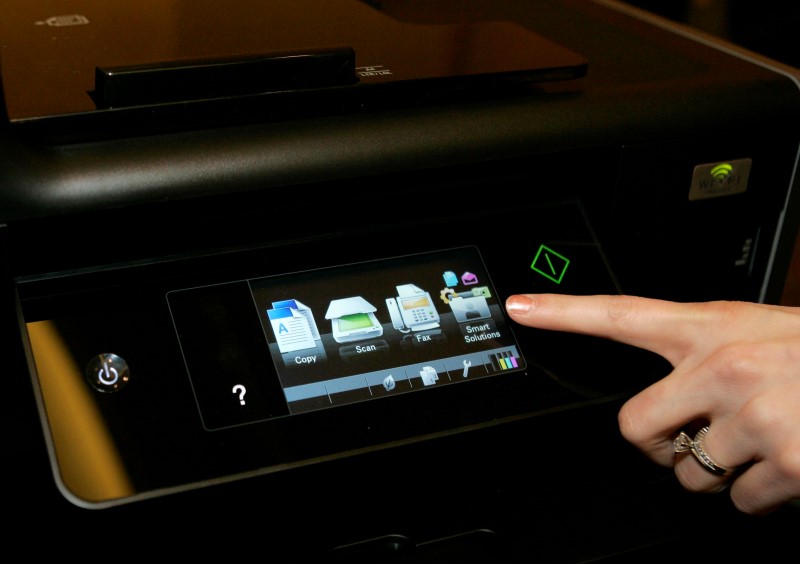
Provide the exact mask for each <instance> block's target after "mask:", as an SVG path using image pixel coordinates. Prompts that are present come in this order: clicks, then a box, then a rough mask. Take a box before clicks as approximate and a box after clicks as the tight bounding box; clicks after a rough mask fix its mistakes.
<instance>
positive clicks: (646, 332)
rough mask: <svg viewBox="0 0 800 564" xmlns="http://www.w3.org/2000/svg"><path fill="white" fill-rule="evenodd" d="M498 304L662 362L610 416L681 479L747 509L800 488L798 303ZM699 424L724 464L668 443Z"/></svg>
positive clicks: (524, 318)
mask: <svg viewBox="0 0 800 564" xmlns="http://www.w3.org/2000/svg"><path fill="white" fill-rule="evenodd" d="M506 309H507V311H508V313H509V315H510V316H511V318H512V319H513V320H514V321H516V322H518V323H520V324H522V325H526V326H529V327H536V328H539V329H548V330H556V331H568V332H572V333H581V334H585V335H595V336H598V337H604V338H608V339H612V340H615V341H619V342H621V343H627V344H629V345H633V346H636V347H639V348H643V349H647V350H649V351H652V352H654V353H656V354H659V355H661V356H663V357H664V358H665V359H666V360H667V361H669V362H670V364H671V365H672V367H673V370H672V372H671V373H670V374H669V375H668V376H666V377H664V378H663V379H661V380H659V381H657V382H655V383H654V384H652V385H651V386H649V387H647V388H646V389H644V390H643V391H641V392H639V393H638V394H636V395H635V396H634V397H632V398H630V399H629V400H628V401H627V402H626V403H625V404H624V405H623V406H622V409H621V410H620V412H619V426H620V431H621V433H622V435H623V436H624V437H625V438H626V439H627V440H628V441H630V442H631V443H632V444H634V445H635V446H636V447H638V448H639V449H641V450H642V451H643V452H644V453H645V454H646V455H647V456H649V457H650V458H651V459H652V460H654V461H656V462H657V463H659V464H662V465H664V466H674V468H675V474H676V476H677V478H678V480H679V481H680V483H681V484H682V485H683V486H684V487H685V488H686V489H688V490H690V491H696V492H717V491H721V490H723V489H725V488H726V487H730V496H731V500H732V501H733V503H734V505H735V506H736V507H737V508H738V509H739V510H740V511H742V512H744V513H750V514H763V513H768V512H770V511H772V510H774V509H776V508H778V507H779V506H781V505H783V504H784V503H786V502H788V501H791V500H793V499H798V498H800V309H798V308H791V307H781V306H772V305H765V304H755V303H747V302H723V301H718V302H707V303H677V302H669V301H662V300H655V299H649V298H640V297H633V296H604V295H599V296H566V295H559V294H520V295H514V296H510V297H509V298H508V299H507V300H506ZM706 425H707V426H709V431H708V434H707V436H706V437H705V438H704V439H703V444H702V450H704V451H705V453H706V454H707V455H708V457H710V460H711V461H712V462H711V464H714V463H715V464H716V465H719V466H721V467H728V468H731V469H733V470H734V471H733V473H731V474H729V475H724V476H720V475H717V474H715V473H713V472H712V471H709V469H708V468H707V467H704V466H703V465H702V464H701V463H700V462H699V458H698V457H695V456H691V455H688V456H687V455H686V454H676V453H675V449H674V441H675V439H676V437H677V436H678V434H679V433H680V432H681V431H685V432H686V435H688V438H689V439H692V438H695V437H696V433H697V431H698V430H699V429H700V428H701V427H703V426H706ZM701 438H702V437H701Z"/></svg>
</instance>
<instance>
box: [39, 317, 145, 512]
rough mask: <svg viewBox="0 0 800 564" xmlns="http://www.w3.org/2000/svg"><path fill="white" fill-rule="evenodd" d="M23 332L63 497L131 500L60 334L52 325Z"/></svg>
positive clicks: (124, 477) (45, 323) (96, 411)
mask: <svg viewBox="0 0 800 564" xmlns="http://www.w3.org/2000/svg"><path fill="white" fill-rule="evenodd" d="M27 328H28V335H29V338H30V343H31V351H32V353H33V360H34V363H35V365H36V373H37V375H38V377H39V385H40V387H41V393H42V401H43V404H44V413H45V414H46V418H47V421H46V424H47V426H48V429H49V433H50V438H51V441H52V448H53V449H54V451H55V455H56V460H57V466H58V468H56V472H57V478H60V480H59V481H60V482H61V484H62V485H63V487H64V488H66V490H67V491H65V492H64V493H65V494H66V495H68V496H70V497H72V496H74V497H77V498H78V499H77V500H76V502H78V503H80V501H81V500H84V501H88V502H98V501H105V500H109V499H116V498H120V497H125V496H130V495H132V494H133V493H134V491H133V490H134V489H133V486H132V484H131V482H130V479H129V477H128V475H127V472H126V470H125V467H124V465H123V464H122V461H121V459H120V456H119V453H118V452H117V448H116V445H115V444H114V441H113V440H112V438H111V436H110V435H109V434H108V432H107V428H106V424H105V421H104V420H103V416H102V414H101V413H100V410H99V409H98V406H97V404H96V402H95V400H94V397H93V392H92V391H91V389H90V388H89V386H88V384H87V381H86V379H85V378H84V377H83V371H82V370H81V368H80V367H79V365H78V364H77V363H76V360H75V358H74V357H73V356H72V355H71V354H70V352H69V350H68V348H67V346H66V344H65V343H64V340H63V337H62V335H61V333H60V332H59V331H58V329H57V328H56V326H55V324H54V323H53V322H51V321H40V322H36V323H28V325H27Z"/></svg>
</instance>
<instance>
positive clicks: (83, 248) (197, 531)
mask: <svg viewBox="0 0 800 564" xmlns="http://www.w3.org/2000/svg"><path fill="white" fill-rule="evenodd" d="M48 10H49V11H48ZM4 11H5V12H6V15H7V16H6V17H4V18H3V22H2V23H0V47H1V48H2V51H0V70H2V87H3V89H2V93H3V106H2V110H1V111H0V113H3V114H4V115H3V122H2V123H1V124H0V214H1V216H0V223H2V225H0V250H1V251H2V263H0V264H1V265H2V302H1V303H0V312H2V324H3V325H2V332H3V335H4V337H3V346H2V356H3V359H2V360H3V367H4V368H3V374H4V383H5V386H6V389H5V392H4V394H3V398H4V404H5V405H4V409H3V413H4V421H5V425H4V427H5V429H6V431H5V439H6V441H5V442H6V448H5V449H4V452H5V465H4V466H5V472H4V474H5V475H6V483H5V486H6V488H7V489H8V490H9V491H11V492H12V494H11V495H10V499H11V502H10V506H11V512H10V513H9V515H10V516H11V518H12V521H13V523H14V525H13V526H14V527H18V528H19V530H20V531H22V530H33V529H35V530H37V531H38V533H37V534H38V535H39V537H38V538H39V539H40V541H41V542H47V543H52V544H53V545H58V544H61V543H63V545H64V547H65V550H75V551H80V552H81V553H84V554H91V553H93V552H95V553H98V554H104V555H105V556H113V555H115V554H131V555H142V556H143V555H149V554H152V553H153V552H154V551H155V550H157V549H158V550H164V551H166V552H167V553H168V554H175V555H183V556H189V557H191V556H199V555H204V554H207V553H208V552H209V551H215V552H216V551H221V550H228V551H230V552H229V554H231V556H232V557H233V556H236V555H238V554H240V552H241V553H242V554H249V555H256V556H258V557H260V558H263V559H273V558H278V557H283V558H286V556H287V555H289V556H290V557H292V558H304V557H305V558H311V559H319V560H331V561H343V562H347V561H354V560H358V561H361V560H362V559H363V560H364V561H370V562H381V561H384V560H388V559H393V560H394V559H408V560H409V561H437V562H450V561H453V562H455V561H458V562H473V561H474V562H494V561H497V562H509V561H542V562H583V561H589V560H592V561H598V560H604V561H605V560H608V561H612V560H613V561H617V560H615V559H617V558H620V555H626V554H627V555H633V557H635V558H642V557H647V556H648V555H652V554H658V551H661V550H663V547H664V546H668V543H672V542H675V540H676V539H684V542H688V543H689V545H692V543H693V542H694V540H696V539H693V540H690V541H685V535H686V534H687V533H691V531H696V530H698V528H700V527H704V526H709V524H712V525H713V526H720V527H725V528H726V530H728V531H738V530H740V529H739V527H741V530H745V531H756V532H757V538H759V539H761V540H762V541H763V540H764V539H765V538H770V539H772V540H773V541H774V542H781V540H785V541H786V542H787V546H791V545H789V544H788V540H787V538H786V537H784V536H782V535H783V533H782V531H781V526H782V525H784V524H787V523H789V524H793V523H794V522H795V521H796V519H797V518H796V516H795V515H794V514H793V513H792V512H791V511H788V512H787V513H786V514H784V513H783V512H778V513H777V514H776V515H773V516H771V517H770V518H763V519H753V520H751V519H749V518H746V517H744V516H742V515H740V514H738V513H737V512H736V510H735V509H734V508H732V507H731V506H730V502H729V500H728V499H727V497H726V496H725V494H724V493H723V494H720V495H716V496H699V495H692V494H689V493H687V492H684V491H683V490H682V489H681V488H680V486H679V485H678V484H677V482H676V481H675V479H674V476H673V475H672V472H671V469H669V468H661V467H658V466H656V465H655V464H653V463H651V462H650V461H648V460H646V459H644V457H643V456H642V455H641V454H640V453H638V452H637V451H636V450H635V449H634V448H633V447H632V446H630V445H628V444H627V443H626V442H625V441H624V440H623V439H622V437H621V436H620V435H619V431H618V428H617V421H616V413H617V411H618V409H619V407H620V406H621V405H622V403H623V402H624V401H625V400H626V399H627V398H629V397H630V396H631V395H633V394H635V393H636V392H637V391H639V390H641V389H643V388H644V387H646V386H648V385H649V384H651V383H653V382H654V381H656V380H657V379H659V378H662V377H664V376H666V375H667V374H668V373H669V371H670V366H669V365H668V364H667V363H666V362H665V361H664V360H663V359H661V358H660V357H657V356H655V355H653V354H651V353H648V352H646V351H641V350H636V349H632V348H629V347H626V346H622V345H619V344H615V343H611V342H607V341H603V340H600V339H594V338H589V337H584V336H578V335H567V334H557V333H550V332H543V331H536V330H532V329H528V328H524V327H519V326H516V325H514V324H512V323H511V321H510V320H509V319H508V318H507V316H506V314H505V312H504V300H505V298H506V297H507V296H509V295H511V294H513V293H520V292H561V293H577V294H607V293H611V294H636V295H643V296H650V297H656V298H663V299H669V300H678V301H706V300H718V299H724V300H747V301H757V302H764V303H778V301H779V300H780V296H781V293H782V290H783V285H784V279H785V277H786V273H787V269H788V265H789V261H790V258H791V254H792V250H793V244H794V240H795V234H796V231H797V225H798V208H799V206H798V204H797V203H796V202H794V200H795V199H796V195H795V191H794V190H793V188H794V187H796V186H795V184H796V182H797V181H796V166H797V158H798V150H799V149H800V127H799V126H800V92H798V79H797V73H796V71H794V70H793V69H790V68H787V67H784V66H781V65H779V64H777V63H775V62H773V61H769V60H765V59H763V58H760V57H758V56H756V55H754V54H752V53H748V52H745V51H742V50H739V49H737V48H735V47H733V46H731V45H727V44H723V43H721V42H719V41H716V40H713V39H711V38H709V37H705V36H702V35H700V34H698V33H696V32H694V31H691V30H689V29H687V28H683V27H681V26H679V25H677V24H670V23H668V22H667V21H666V20H662V19H660V18H657V17H654V16H650V15H647V14H645V13H643V12H640V11H638V10H635V9H632V8H626V7H624V6H623V5H621V4H617V3H614V2H593V1H563V2H542V1H535V0H531V1H526V2H505V1H492V2H488V1H487V2H483V1H471V2H449V1H439V2H399V1H398V2H395V1H385V2H383V1H374V2H373V1H369V2H368V1H363V2H359V1H356V0H341V1H337V2H329V1H328V2H322V1H315V0H306V1H303V2H298V1H294V2H271V3H261V2H249V1H242V2H234V3H232V4H228V5H224V6H223V5H220V4H219V3H217V2H211V1H205V0H203V1H197V0H195V1H193V2H181V1H175V2H147V3H145V4H142V3H141V2H137V3H131V4H122V5H115V6H113V7H109V6H107V5H106V4H105V3H100V2H92V1H88V0H87V1H83V2H73V3H71V4H70V6H69V7H66V6H64V5H63V4H60V5H59V6H58V7H54V6H51V5H50V3H48V4H47V5H46V6H43V5H41V3H39V4H37V5H35V6H32V5H29V4H28V3H24V2H14V3H12V6H11V7H6V8H4ZM412 212H413V213H412ZM778 525H780V526H778ZM22 538H23V537H20V539H19V542H20V543H21V542H22V540H21V539H22ZM24 538H27V537H24ZM17 542H18V541H17V540H16V539H13V538H12V539H11V541H10V544H11V545H16V544H17ZM26 542H27V541H26ZM703 548H708V549H709V550H711V548H713V549H714V551H712V552H711V553H713V554H719V552H718V549H719V547H703V546H697V547H693V548H692V550H694V554H696V555H700V554H703V552H702V549H703ZM739 548H741V546H740V547H739ZM715 551H716V552H715Z"/></svg>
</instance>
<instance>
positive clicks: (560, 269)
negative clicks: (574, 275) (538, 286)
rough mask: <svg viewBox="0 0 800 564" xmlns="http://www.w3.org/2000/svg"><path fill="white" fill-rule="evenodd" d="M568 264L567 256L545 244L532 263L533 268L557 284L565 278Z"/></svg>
mask: <svg viewBox="0 0 800 564" xmlns="http://www.w3.org/2000/svg"><path fill="white" fill-rule="evenodd" d="M568 266H569V259H568V258H567V257H565V256H563V255H560V254H558V253H557V252H555V251H554V250H553V249H551V248H549V247H546V246H545V245H541V246H540V247H539V250H538V251H537V252H536V256H535V257H534V259H533V262H532V263H531V269H533V270H535V271H536V272H538V273H539V274H541V275H542V276H544V277H545V278H547V279H548V280H552V281H553V282H555V283H556V284H561V279H562V278H564V273H565V272H566V271H567V267H568Z"/></svg>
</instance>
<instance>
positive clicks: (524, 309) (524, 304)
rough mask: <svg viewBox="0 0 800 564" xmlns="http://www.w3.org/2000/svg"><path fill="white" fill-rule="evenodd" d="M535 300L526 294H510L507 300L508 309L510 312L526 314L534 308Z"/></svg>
mask: <svg viewBox="0 0 800 564" xmlns="http://www.w3.org/2000/svg"><path fill="white" fill-rule="evenodd" d="M533 306H534V301H533V299H532V298H531V297H530V296H527V295H524V294H516V295H513V296H509V297H508V299H507V300H506V310H507V311H508V313H509V314H511V315H512V316H513V315H525V314H526V313H528V312H529V311H531V310H532V309H533Z"/></svg>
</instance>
